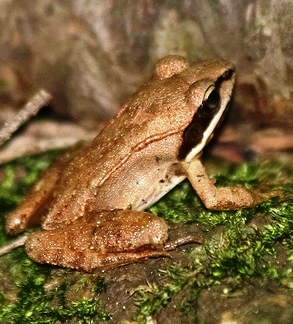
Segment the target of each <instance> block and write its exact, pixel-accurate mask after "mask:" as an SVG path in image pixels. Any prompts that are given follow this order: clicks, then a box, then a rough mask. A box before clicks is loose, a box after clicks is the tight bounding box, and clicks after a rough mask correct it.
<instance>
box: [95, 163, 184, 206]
mask: <svg viewBox="0 0 293 324" xmlns="http://www.w3.org/2000/svg"><path fill="white" fill-rule="evenodd" d="M146 165H147V166H148V167H146ZM144 166H145V168H144V169H142V168H141V166H139V164H138V163H136V164H135V165H133V167H132V168H131V169H130V170H129V169H127V170H126V169H125V170H123V169H121V170H120V172H118V173H117V175H116V177H112V178H111V181H109V184H107V181H106V182H105V183H104V185H103V187H101V188H100V190H98V192H97V198H98V199H97V201H96V203H95V204H94V205H95V206H93V209H95V210H98V209H116V208H118V209H126V208H132V209H135V210H144V209H146V208H148V207H150V206H151V205H153V204H154V203H155V202H156V201H158V200H159V199H160V198H161V197H163V196H164V195H165V194H166V193H167V192H168V191H170V190H171V189H172V188H174V187H175V186H176V185H177V184H178V183H180V182H181V181H182V180H184V179H185V178H186V176H185V175H184V174H183V173H182V172H180V169H179V165H178V164H177V163H174V164H171V165H170V163H167V162H166V163H161V164H160V165H159V166H158V167H156V168H154V165H151V163H149V164H145V165H144Z"/></svg>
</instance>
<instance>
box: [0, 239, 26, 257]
mask: <svg viewBox="0 0 293 324" xmlns="http://www.w3.org/2000/svg"><path fill="white" fill-rule="evenodd" d="M26 240H27V235H24V236H21V237H20V238H18V239H16V240H14V241H12V242H11V243H9V244H7V245H5V246H3V247H2V248H0V256H1V255H3V254H7V253H9V252H11V251H12V250H14V249H16V248H17V247H19V246H23V245H24V243H25V241H26Z"/></svg>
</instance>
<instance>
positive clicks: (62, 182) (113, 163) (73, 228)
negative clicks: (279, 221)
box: [6, 56, 268, 271]
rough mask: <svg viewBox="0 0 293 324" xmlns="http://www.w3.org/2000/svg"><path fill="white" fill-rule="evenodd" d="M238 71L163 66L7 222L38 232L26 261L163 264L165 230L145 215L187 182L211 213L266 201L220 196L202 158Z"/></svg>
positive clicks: (218, 65) (246, 195)
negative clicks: (159, 259) (158, 259)
mask: <svg viewBox="0 0 293 324" xmlns="http://www.w3.org/2000/svg"><path fill="white" fill-rule="evenodd" d="M234 78H235V73H234V68H233V66H232V65H231V64H230V63H228V62H226V61H225V60H222V59H210V60H205V61H202V62H198V63H189V62H188V61H187V60H185V59H184V58H183V57H180V56H167V57H165V58H163V59H161V60H160V61H159V62H158V63H157V65H156V68H155V73H154V75H153V76H152V78H151V79H150V80H149V81H148V82H146V83H145V84H144V85H143V86H142V87H140V88H139V90H138V91H137V92H136V93H135V94H134V96H133V97H132V98H131V99H130V100H128V102H127V103H126V104H125V105H124V106H123V107H122V109H121V111H120V112H119V113H118V114H117V116H116V117H114V118H113V119H112V120H111V121H110V123H109V124H108V125H107V126H106V127H105V128H104V129H103V130H102V131H101V133H100V134H98V136H97V137H96V138H95V139H94V140H93V142H92V143H90V144H86V145H84V146H79V147H76V148H74V149H73V150H71V151H69V152H67V153H66V154H64V155H62V156H61V157H60V158H59V159H57V161H56V162H55V163H53V165H52V166H51V167H50V168H49V169H48V170H47V171H46V172H45V173H44V175H43V176H42V177H41V179H40V180H39V181H38V182H37V183H36V184H35V186H34V187H33V188H32V189H31V191H30V192H29V193H28V195H27V196H26V198H25V199H24V201H23V203H22V204H21V205H20V206H19V207H18V208H17V209H16V210H15V211H14V212H12V213H11V214H10V215H8V218H7V223H6V224H7V225H6V228H7V231H8V233H10V234H17V233H20V232H22V231H23V230H25V229H26V228H27V227H28V226H31V225H34V224H37V223H40V222H41V224H42V228H43V230H42V231H39V232H36V233H34V234H32V235H30V236H29V238H28V240H27V242H26V251H27V253H28V255H29V256H30V257H31V258H32V259H33V260H35V261H38V262H41V263H50V264H56V265H60V266H65V267H71V268H76V269H80V270H84V271H93V270H95V269H107V268H113V267H116V266H119V265H123V264H127V263H131V262H134V261H137V260H139V259H145V258H148V257H152V256H159V255H166V242H167V240H168V227H167V224H166V223H165V221H163V220H162V219H160V218H159V217H157V216H155V215H151V214H149V213H145V212H143V210H144V209H146V208H147V207H149V206H151V205H152V204H154V203H155V202H156V201H157V200H159V199H160V198H161V197H162V196H164V195H165V194H166V193H167V192H168V191H170V190H171V189H172V188H173V187H174V186H176V185H177V184H178V183H179V182H181V181H182V180H184V179H185V178H186V177H187V178H188V179H189V181H190V182H191V184H192V186H193V187H194V189H195V190H196V192H197V194H198V195H199V196H200V198H201V199H202V201H203V202H204V204H205V205H206V207H207V208H210V209H226V210H227V209H239V208H243V207H251V206H255V205H256V204H258V203H259V202H261V201H263V200H264V199H267V198H268V196H267V195H261V194H256V193H253V192H250V191H247V190H245V189H244V188H242V187H240V186H237V187H232V188H228V187H227V188H218V189H217V188H216V187H215V186H214V184H213V182H212V181H211V180H210V179H209V177H208V176H207V174H206V172H205V169H204V166H203V165H202V163H201V161H200V155H201V152H202V150H203V148H204V147H205V145H206V144H207V143H208V142H209V140H210V139H211V138H212V136H213V133H214V130H215V129H216V127H217V125H218V124H219V122H220V120H221V119H222V117H223V115H224V113H225V111H226V108H227V106H228V104H229V101H230V98H231V93H232V89H233V85H234Z"/></svg>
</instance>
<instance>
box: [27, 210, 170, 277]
mask: <svg viewBox="0 0 293 324" xmlns="http://www.w3.org/2000/svg"><path fill="white" fill-rule="evenodd" d="M167 239H168V226H167V224H166V223H165V221H164V220H162V219H161V218H159V217H157V216H155V215H151V214H149V213H145V212H138V211H130V210H111V211H99V212H94V213H91V214H90V215H88V216H86V217H82V218H79V219H77V220H76V221H75V222H73V223H72V224H70V225H67V226H66V227H63V228H58V229H54V230H46V231H39V232H37V233H34V234H33V235H31V236H30V237H29V238H28V240H27V242H26V251H27V253H28V255H29V257H30V258H32V259H33V260H35V261H37V262H40V263H50V264H54V265H59V266H63V267H69V268H74V269H78V270H82V271H87V272H92V271H101V270H107V269H111V268H115V267H118V266H122V265H125V264H129V263H133V262H137V261H139V260H143V259H147V258H150V257H158V256H167V255H169V254H168V253H167V252H166V251H164V245H165V242H166V241H167Z"/></svg>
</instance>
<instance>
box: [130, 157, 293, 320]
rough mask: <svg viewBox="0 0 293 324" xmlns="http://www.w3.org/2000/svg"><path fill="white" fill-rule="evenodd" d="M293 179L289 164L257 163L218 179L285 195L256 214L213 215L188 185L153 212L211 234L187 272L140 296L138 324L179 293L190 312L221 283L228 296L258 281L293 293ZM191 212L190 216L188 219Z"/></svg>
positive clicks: (168, 276)
mask: <svg viewBox="0 0 293 324" xmlns="http://www.w3.org/2000/svg"><path fill="white" fill-rule="evenodd" d="M292 175H293V172H292V168H289V167H288V166H285V165H281V164H276V163H263V164H256V163H253V164H244V165H240V166H238V167H236V166H233V167H232V168H230V169H227V170H226V173H222V174H221V176H215V178H216V179H217V185H233V184H236V183H241V184H242V185H244V186H246V187H249V188H254V187H258V186H264V187H266V188H269V189H270V190H273V189H280V190H282V191H283V192H284V194H285V196H284V197H283V199H282V200H281V199H280V198H273V199H271V200H269V201H267V202H264V203H262V204H260V205H259V206H257V207H255V208H251V209H244V210H239V211H235V212H234V211H233V212H218V211H209V210H207V209H206V208H204V207H203V206H202V204H201V202H200V201H198V199H197V198H194V196H193V195H192V194H191V196H190V194H189V193H191V191H192V189H191V187H190V186H189V184H187V183H185V184H183V185H182V186H181V188H176V189H175V190H174V192H172V193H171V194H170V195H169V196H168V197H166V198H165V199H164V200H163V201H161V202H159V203H158V204H157V205H156V206H154V207H152V208H151V209H152V211H155V212H156V213H158V214H160V215H164V214H165V215H167V219H168V220H170V219H171V218H172V217H173V213H174V214H175V216H174V217H173V218H172V220H173V221H174V222H178V221H181V222H182V221H187V222H193V221H194V222H197V223H200V224H202V225H203V226H204V228H206V229H208V230H209V235H208V236H207V237H206V242H205V244H204V245H202V246H200V247H196V248H194V249H193V250H192V251H191V252H190V254H189V257H190V264H189V265H188V266H187V267H181V268H178V267H170V268H168V269H166V270H165V271H164V272H163V274H164V278H162V282H164V284H163V285H162V286H158V287H157V286H154V287H152V289H150V290H149V289H148V290H144V291H139V294H140V298H139V300H138V302H137V305H138V310H137V313H136V315H135V319H136V320H137V321H138V322H144V321H145V319H146V318H147V316H150V315H153V314H156V313H157V312H158V311H159V310H160V309H162V307H164V306H165V305H167V304H168V302H170V301H171V300H172V299H174V298H176V294H178V295H179V294H180V296H181V298H180V305H181V309H182V312H183V313H184V312H185V313H186V312H188V305H192V307H194V302H195V301H196V299H197V298H198V295H199V293H200V291H201V290H202V289H204V288H210V287H212V286H214V285H217V284H220V283H221V284H225V283H226V284H227V289H225V292H224V291H223V292H224V293H226V294H227V293H229V292H232V291H233V290H235V289H236V288H237V287H240V286H241V285H242V283H243V282H244V281H246V280H250V279H252V278H260V279H262V280H263V279H269V280H275V281H277V282H279V283H280V284H282V285H286V286H287V287H289V288H291V287H292V286H293V285H292V283H293V272H292V261H293V250H292V243H293V239H292V237H293V232H292V231H293V218H292V215H293V199H292V188H293V187H292V184H293V177H292ZM177 190H178V191H179V192H176V191H177ZM191 197H192V198H191ZM185 203H186V205H185ZM169 204H171V205H172V206H174V210H175V211H172V212H165V211H164V209H165V208H166V209H167V208H168V205H169ZM182 206H183V207H182ZM186 211H187V213H186V214H187V215H188V217H187V219H184V213H185V212H186ZM284 254H285V255H286V258H285V259H284ZM280 260H282V262H280ZM166 282H167V283H166ZM182 296H185V297H182ZM178 306H179V305H177V307H178Z"/></svg>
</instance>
